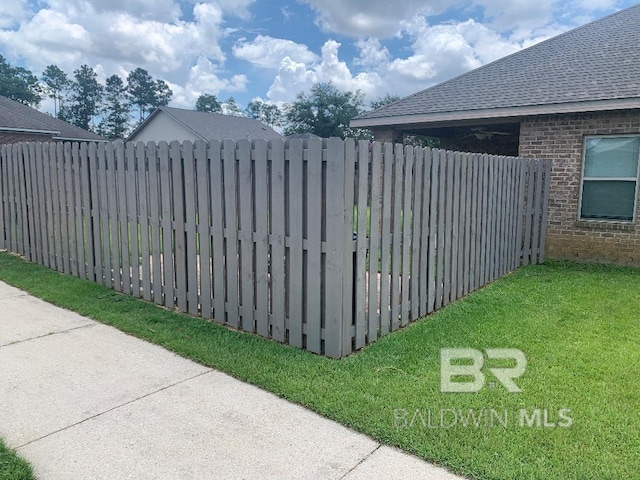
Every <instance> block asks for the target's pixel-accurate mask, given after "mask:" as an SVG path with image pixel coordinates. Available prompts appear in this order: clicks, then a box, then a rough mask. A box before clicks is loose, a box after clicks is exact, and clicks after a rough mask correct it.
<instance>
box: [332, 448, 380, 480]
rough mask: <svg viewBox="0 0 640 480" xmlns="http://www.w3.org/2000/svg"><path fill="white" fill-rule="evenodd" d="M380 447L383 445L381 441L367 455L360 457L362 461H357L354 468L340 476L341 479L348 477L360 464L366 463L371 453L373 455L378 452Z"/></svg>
mask: <svg viewBox="0 0 640 480" xmlns="http://www.w3.org/2000/svg"><path fill="white" fill-rule="evenodd" d="M380 447H382V444H381V443H379V444H378V445H377V446H376V448H374V449H373V450H371V452H369V453H368V454H367V455H365V456H364V457H363V458H361V459H360V461H359V462H358V463H356V464H355V465H354V466H353V468H352V469H351V470H349V471H348V472H347V473H345V474H344V475H343V476H341V477H340V480H344V479H345V478H347V476H348V475H349V474H350V473H351V472H353V471H354V470H355V469H356V468H358V467H359V466H360V465H362V464H363V463H364V461H365V460H367V459H368V458H370V457H371V455H373V454H374V453H376V452H377V451H378V450H379V449H380Z"/></svg>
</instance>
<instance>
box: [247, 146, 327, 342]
mask: <svg viewBox="0 0 640 480" xmlns="http://www.w3.org/2000/svg"><path fill="white" fill-rule="evenodd" d="M305 146H306V151H307V152H308V159H307V162H306V165H307V170H306V176H305V177H306V191H307V197H306V210H305V215H306V238H307V252H306V259H307V263H306V296H305V305H306V310H305V315H304V318H305V320H306V338H307V343H306V348H307V350H309V351H311V352H313V353H318V354H319V353H322V215H323V211H322V204H323V195H322V185H323V181H322V178H323V171H324V167H323V161H322V140H320V139H317V138H315V139H314V138H311V139H309V140H307V141H306V145H305ZM265 168H266V167H265ZM260 175H261V173H260V172H259V171H258V170H256V176H258V178H260ZM259 308H260V307H259Z"/></svg>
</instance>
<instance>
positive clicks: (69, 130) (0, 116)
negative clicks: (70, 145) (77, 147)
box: [0, 96, 105, 140]
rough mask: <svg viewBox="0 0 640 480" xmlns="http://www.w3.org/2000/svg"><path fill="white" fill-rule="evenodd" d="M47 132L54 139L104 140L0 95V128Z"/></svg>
mask: <svg viewBox="0 0 640 480" xmlns="http://www.w3.org/2000/svg"><path fill="white" fill-rule="evenodd" d="M3 128H5V129H12V130H18V131H23V130H26V131H30V130H36V131H41V132H49V133H51V134H52V135H53V138H54V139H64V140H105V138H104V137H101V136H100V135H97V134H95V133H93V132H89V131H87V130H84V129H82V128H79V127H76V126H75V125H71V124H70V123H67V122H64V121H62V120H59V119H57V118H54V117H52V116H51V115H47V114H46V113H42V112H39V111H38V110H35V109H34V108H31V107H28V106H26V105H22V104H21V103H18V102H16V101H14V100H11V99H9V98H7V97H3V96H0V130H1V129H3Z"/></svg>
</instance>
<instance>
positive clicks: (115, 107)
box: [98, 75, 131, 138]
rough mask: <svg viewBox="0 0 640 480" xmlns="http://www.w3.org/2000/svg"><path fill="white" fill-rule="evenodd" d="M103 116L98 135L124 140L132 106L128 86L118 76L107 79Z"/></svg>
mask: <svg viewBox="0 0 640 480" xmlns="http://www.w3.org/2000/svg"><path fill="white" fill-rule="evenodd" d="M102 114H103V118H102V122H100V125H99V127H98V133H100V135H103V136H105V137H107V138H123V137H124V136H125V135H126V133H127V130H128V127H129V117H130V114H131V104H130V103H129V100H128V98H127V86H126V85H125V83H124V82H123V81H122V79H121V78H120V77H119V76H118V75H111V76H110V77H109V78H107V82H106V85H105V91H104V106H103V108H102Z"/></svg>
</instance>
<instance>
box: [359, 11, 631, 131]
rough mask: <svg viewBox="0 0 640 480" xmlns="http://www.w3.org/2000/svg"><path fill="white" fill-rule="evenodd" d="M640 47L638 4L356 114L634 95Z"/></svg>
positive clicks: (389, 114)
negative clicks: (391, 102)
mask: <svg viewBox="0 0 640 480" xmlns="http://www.w3.org/2000/svg"><path fill="white" fill-rule="evenodd" d="M639 47H640V4H638V5H635V6H633V7H631V8H628V9H626V10H622V11H620V12H617V13H615V14H613V15H609V16H608V17H604V18H602V19H600V20H597V21H595V22H592V23H589V24H587V25H584V26H582V27H579V28H576V29H574V30H571V31H569V32H566V33H563V34H561V35H559V36H557V37H554V38H551V39H549V40H546V41H544V42H541V43H539V44H537V45H534V46H532V47H529V48H527V49H524V50H521V51H519V52H517V53H514V54H512V55H510V56H507V57H504V58H502V59H500V60H497V61H495V62H493V63H490V64H487V65H485V66H482V67H480V68H477V69H475V70H472V71H470V72H467V73H465V74H463V75H460V76H459V77H456V78H453V79H451V80H448V81H446V82H443V83H441V84H439V85H435V86H433V87H431V88H428V89H426V90H422V91H420V92H418V93H415V94H413V95H411V96H409V97H406V98H404V99H402V100H399V101H397V102H395V103H393V104H390V105H387V106H385V107H382V108H379V109H377V110H374V111H372V112H369V113H367V114H364V115H362V116H360V117H358V119H359V120H367V119H381V118H384V117H394V116H406V115H425V114H438V113H445V112H464V111H473V110H484V109H494V108H512V107H529V106H540V105H561V104H563V103H571V102H587V101H588V102H592V101H602V100H618V99H639V98H640V48H639ZM392 120H393V119H392V118H390V121H391V123H392Z"/></svg>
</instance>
